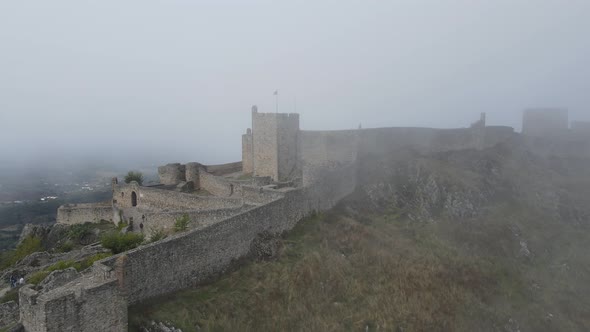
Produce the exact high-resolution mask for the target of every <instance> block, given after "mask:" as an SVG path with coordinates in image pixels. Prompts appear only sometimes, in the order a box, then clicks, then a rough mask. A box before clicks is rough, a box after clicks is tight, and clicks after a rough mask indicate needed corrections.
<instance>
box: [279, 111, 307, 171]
mask: <svg viewBox="0 0 590 332" xmlns="http://www.w3.org/2000/svg"><path fill="white" fill-rule="evenodd" d="M277 141H278V152H277V158H278V160H277V165H278V170H277V171H278V178H277V179H276V180H277V181H287V180H291V179H294V178H298V177H301V167H300V162H299V161H300V159H299V114H278V115H277Z"/></svg>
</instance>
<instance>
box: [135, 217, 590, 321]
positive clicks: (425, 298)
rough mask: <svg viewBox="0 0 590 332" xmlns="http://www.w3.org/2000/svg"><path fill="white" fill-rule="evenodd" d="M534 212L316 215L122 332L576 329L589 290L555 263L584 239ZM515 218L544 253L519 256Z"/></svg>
mask: <svg viewBox="0 0 590 332" xmlns="http://www.w3.org/2000/svg"><path fill="white" fill-rule="evenodd" d="M538 218H543V217H542V216H539V215H535V214H534V213H533V214H531V213H529V212H527V211H526V210H521V209H518V208H514V207H503V208H501V207H499V208H498V210H497V213H495V214H493V215H491V216H490V217H489V218H484V219H482V220H480V221H479V222H478V223H477V224H473V223H465V222H456V221H450V220H441V221H439V222H437V223H416V222H411V221H410V220H408V219H404V218H400V217H398V216H397V213H396V212H395V211H391V213H388V214H383V215H371V216H367V217H366V218H364V219H363V221H362V222H360V221H358V220H356V219H355V218H352V217H351V216H350V215H347V214H346V213H344V212H338V213H330V214H327V215H326V214H324V215H319V216H316V217H314V218H311V219H309V220H307V221H305V222H302V223H301V224H300V225H298V226H297V227H296V228H295V229H294V230H293V231H292V232H290V234H289V236H287V237H286V238H285V239H284V240H283V245H284V248H283V250H282V254H281V256H280V258H279V259H278V260H276V261H271V262H255V263H251V264H249V265H247V266H246V267H244V268H241V269H240V270H238V271H236V272H234V273H232V274H230V275H228V276H226V277H224V278H223V279H222V280H220V281H218V282H215V283H213V284H211V285H208V286H204V287H200V288H195V289H190V290H186V291H182V292H180V293H176V294H173V295H171V296H168V297H164V298H158V299H156V300H154V301H152V302H149V303H145V304H142V305H139V306H136V307H133V308H132V309H131V314H130V318H131V325H132V330H137V328H138V326H140V325H141V324H142V323H145V322H149V321H152V320H156V321H169V322H172V324H174V326H176V327H178V328H181V329H182V330H183V331H196V330H197V329H201V330H205V331H232V330H240V331H284V330H289V331H301V330H305V331H343V330H352V331H360V330H362V331H365V330H369V331H377V330H379V331H390V330H391V331H396V330H397V331H399V330H402V331H433V330H435V331H480V330H489V327H490V326H500V327H503V326H505V325H506V324H517V326H518V324H521V325H524V326H528V327H530V328H531V330H533V331H544V330H563V331H565V330H567V331H582V330H584V329H585V328H586V327H589V326H590V320H588V318H587V316H586V315H585V312H587V311H586V310H588V309H590V306H589V304H588V303H587V301H586V300H585V299H584V296H583V294H587V292H588V291H590V286H588V285H589V284H588V283H585V282H583V280H584V278H581V276H578V275H577V274H572V275H570V276H569V277H566V276H565V274H567V272H566V270H565V267H562V266H560V265H559V264H558V262H560V261H562V260H564V259H565V260H566V261H567V262H568V263H569V264H573V263H574V261H573V259H574V257H575V260H576V261H575V263H576V266H579V267H583V266H590V264H589V263H590V259H589V258H587V257H586V256H587V255H583V256H581V255H580V254H582V253H583V252H584V250H585V249H584V246H585V243H587V242H588V241H590V235H588V233H587V232H585V233H583V234H582V233H580V232H579V231H578V232H577V234H576V229H575V228H574V227H571V226H568V227H566V230H565V231H561V232H556V230H557V227H559V226H558V225H557V224H552V223H549V222H547V223H545V222H546V220H544V219H538ZM537 222H541V223H542V225H544V226H542V227H540V228H539V227H535V226H534V225H535V223H537ZM514 225H516V226H517V227H519V228H520V230H521V231H525V230H526V231H530V232H531V235H532V237H533V238H534V241H533V242H532V243H531V244H530V246H531V247H535V248H536V246H537V245H539V248H540V245H541V244H545V241H553V243H552V246H551V249H549V251H550V252H551V254H549V253H547V252H540V253H539V256H538V257H535V258H532V257H531V256H526V255H523V254H522V253H521V252H520V243H519V240H514V235H513V234H512V228H513V227H514ZM568 239H572V240H573V241H572V242H569V241H568ZM566 243H569V244H568V248H567V249H565V250H564V248H563V245H564V244H566ZM574 253H577V254H574ZM568 257H569V258H568ZM578 264H579V265H578ZM554 278H555V279H554ZM564 278H565V279H564ZM579 278H581V279H579ZM566 280H567V284H565V283H564V282H565V281H566ZM586 281H587V280H586ZM570 282H571V284H569V283H570ZM574 289H577V290H579V293H578V294H575V293H572V290H574ZM566 303H567V304H566ZM549 314H551V316H549ZM510 322H512V323H510ZM197 327H198V328H197Z"/></svg>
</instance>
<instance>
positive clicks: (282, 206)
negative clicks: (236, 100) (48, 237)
mask: <svg viewBox="0 0 590 332" xmlns="http://www.w3.org/2000/svg"><path fill="white" fill-rule="evenodd" d="M354 171H355V167H354V165H353V164H351V165H347V166H343V167H338V168H332V169H325V170H323V171H320V170H317V176H318V177H319V178H322V179H323V182H321V183H320V184H319V185H318V186H315V185H314V186H311V187H308V188H299V189H286V190H281V191H278V190H276V191H273V190H270V189H268V192H267V193H265V194H268V195H271V194H277V195H279V193H280V196H282V197H281V198H279V199H276V200H273V201H271V202H269V203H267V204H265V205H261V206H258V207H254V208H252V209H249V210H247V211H245V212H243V213H240V214H238V215H235V216H232V217H229V218H226V219H223V220H221V221H219V222H217V223H213V224H211V225H209V226H207V227H204V228H201V229H193V230H190V231H187V232H184V233H180V234H176V235H173V236H171V237H168V238H166V239H164V240H161V241H158V242H155V243H151V244H148V245H145V246H141V247H139V248H136V249H133V250H130V251H128V252H125V253H122V254H118V255H115V256H112V257H109V258H106V259H104V260H101V261H99V262H95V263H94V265H93V268H92V275H90V276H86V277H82V278H79V279H77V280H74V281H73V282H72V283H71V284H68V285H66V286H63V287H59V288H57V289H55V290H53V291H50V293H47V294H43V295H39V293H38V292H36V291H35V290H33V289H30V288H27V287H25V288H23V289H22V290H21V295H20V299H21V303H22V306H21V319H22V320H23V324H24V325H25V327H26V328H27V331H35V332H37V331H39V332H45V331H60V332H61V331H83V332H86V331H125V330H126V328H127V310H126V305H128V304H133V303H137V302H138V301H142V300H145V299H148V298H151V297H154V296H158V295H163V294H167V293H171V292H174V291H177V290H180V289H183V288H186V287H190V286H194V285H196V284H199V283H202V282H205V281H207V280H210V279H211V278H214V277H216V276H218V275H219V274H221V273H223V272H225V271H227V269H228V268H229V267H230V266H231V264H232V263H234V262H236V261H237V260H238V259H240V258H242V257H244V256H247V255H248V254H249V253H250V250H251V246H252V243H253V241H254V239H256V238H257V237H258V234H260V233H263V232H269V233H271V234H280V233H282V232H284V231H288V230H290V229H291V228H293V226H295V225H296V223H297V222H298V221H300V220H301V219H302V218H303V217H305V216H306V215H308V214H309V213H310V212H312V211H314V210H323V209H328V208H331V207H332V206H333V205H334V204H336V203H337V200H338V199H339V198H342V197H344V196H346V195H348V194H350V193H352V191H353V190H354V184H355V183H356V177H355V176H354V174H355V173H354ZM123 187H126V188H133V187H137V186H134V185H130V186H123ZM118 189H120V188H118ZM134 189H136V190H137V188H134ZM142 189H144V188H142ZM264 191H265V190H264V189H263V192H264ZM326 195H330V196H328V197H327V196H326ZM203 213H207V212H203ZM148 218H150V217H149V216H148ZM108 270H112V271H114V272H115V273H114V274H115V276H116V278H117V280H116V281H112V280H110V279H109V280H107V281H103V280H104V278H103V279H101V278H100V276H101V274H102V273H104V274H106V273H107V272H103V271H108ZM110 273H111V272H109V275H110ZM84 278H87V281H84V280H85V279H84ZM105 278H106V276H105ZM85 283H88V284H89V286H80V285H81V284H82V285H83V284H85ZM72 285H75V286H72ZM80 287H81V288H80ZM76 294H79V295H76Z"/></svg>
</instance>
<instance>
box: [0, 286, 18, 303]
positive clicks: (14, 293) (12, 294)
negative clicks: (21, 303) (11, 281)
mask: <svg viewBox="0 0 590 332" xmlns="http://www.w3.org/2000/svg"><path fill="white" fill-rule="evenodd" d="M10 301H14V302H16V303H18V288H13V289H11V290H9V291H8V292H6V294H4V296H2V297H0V303H6V302H10Z"/></svg>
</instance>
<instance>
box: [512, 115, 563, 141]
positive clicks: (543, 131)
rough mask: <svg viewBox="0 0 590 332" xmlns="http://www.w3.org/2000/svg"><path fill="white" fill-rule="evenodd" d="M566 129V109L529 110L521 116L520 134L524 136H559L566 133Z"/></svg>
mask: <svg viewBox="0 0 590 332" xmlns="http://www.w3.org/2000/svg"><path fill="white" fill-rule="evenodd" d="M568 129H569V117H568V111H567V110H566V109H559V108H554V109H552V108H541V109H529V110H526V111H525V112H524V114H523V120H522V134H523V135H525V136H537V137H539V136H541V137H543V136H545V137H546V136H559V135H563V134H565V133H567V131H568Z"/></svg>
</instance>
